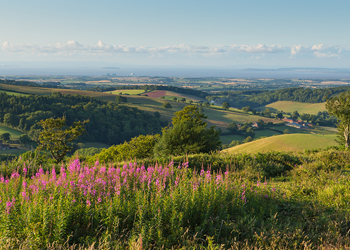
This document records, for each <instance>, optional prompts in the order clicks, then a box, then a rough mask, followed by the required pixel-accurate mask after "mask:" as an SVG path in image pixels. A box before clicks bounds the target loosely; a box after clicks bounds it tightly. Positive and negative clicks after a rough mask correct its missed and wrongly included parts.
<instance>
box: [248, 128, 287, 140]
mask: <svg viewBox="0 0 350 250" xmlns="http://www.w3.org/2000/svg"><path fill="white" fill-rule="evenodd" d="M254 133H255V138H259V137H261V136H266V137H270V136H274V135H280V134H281V133H280V132H276V131H273V130H271V129H262V130H254Z"/></svg>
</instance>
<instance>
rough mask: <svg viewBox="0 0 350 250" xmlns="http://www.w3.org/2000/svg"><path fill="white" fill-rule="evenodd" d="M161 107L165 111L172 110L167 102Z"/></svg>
mask: <svg viewBox="0 0 350 250" xmlns="http://www.w3.org/2000/svg"><path fill="white" fill-rule="evenodd" d="M162 107H163V108H165V109H171V108H172V106H171V104H170V103H168V102H165V103H163V105H162Z"/></svg>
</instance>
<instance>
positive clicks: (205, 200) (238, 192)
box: [0, 159, 277, 248]
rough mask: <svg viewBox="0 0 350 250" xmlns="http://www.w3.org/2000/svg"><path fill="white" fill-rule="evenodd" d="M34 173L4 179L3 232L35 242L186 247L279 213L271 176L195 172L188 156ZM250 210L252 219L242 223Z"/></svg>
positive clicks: (231, 234) (233, 234) (232, 234)
mask: <svg viewBox="0 0 350 250" xmlns="http://www.w3.org/2000/svg"><path fill="white" fill-rule="evenodd" d="M29 172H30V171H28V168H27V167H26V166H25V165H24V166H23V167H22V169H20V170H17V171H16V172H14V173H12V175H11V176H8V177H6V178H4V177H1V178H0V238H1V239H2V241H3V242H5V241H6V239H7V240H16V241H17V242H25V243H26V246H28V247H30V248H38V247H45V246H47V245H48V244H51V243H53V242H55V243H59V244H64V243H67V242H68V244H81V245H91V244H92V243H93V242H96V241H97V242H99V241H101V239H102V240H106V241H108V242H111V244H116V243H115V242H117V243H118V244H119V245H120V246H124V247H128V244H130V242H135V240H137V239H139V240H141V243H140V244H141V247H143V248H154V247H156V248H158V247H164V246H165V247H167V248H169V247H172V246H178V247H184V246H185V245H186V240H185V238H188V239H191V240H194V241H198V244H204V245H205V244H207V243H205V242H207V241H206V239H212V240H213V241H215V242H216V243H217V244H227V243H228V242H227V240H232V239H235V240H244V239H246V238H247V237H248V233H251V232H248V231H247V232H245V231H244V230H243V229H242V230H241V229H240V228H239V227H244V224H246V223H251V224H252V223H253V224H254V225H255V226H259V225H260V226H262V224H261V223H263V222H262V220H263V219H266V218H270V217H271V218H272V217H273V215H274V214H275V213H276V206H277V205H274V204H275V203H273V202H271V200H273V199H276V197H275V196H276V195H277V190H276V188H275V187H273V186H270V185H269V184H268V183H267V182H266V181H261V182H260V181H258V182H249V181H245V180H244V179H241V178H236V177H232V176H231V173H230V172H229V171H226V172H221V171H218V172H214V171H211V170H210V169H204V168H202V169H201V170H198V171H196V170H193V169H190V168H188V162H185V163H182V164H174V162H170V163H169V164H166V165H163V166H162V165H157V164H155V165H154V166H149V167H144V166H143V165H137V163H132V162H130V163H128V164H125V165H123V166H113V165H110V166H108V167H106V166H105V165H100V164H99V162H96V163H95V164H94V165H93V166H87V165H83V164H82V163H81V162H80V161H79V160H78V159H76V160H74V161H72V162H70V163H69V164H68V165H67V166H63V165H62V166H61V168H60V169H59V170H58V171H56V169H55V168H52V170H51V171H44V170H43V169H39V171H38V172H36V173H35V174H33V175H31V176H30V175H29V174H28V173H29ZM57 172H59V174H58V173H57ZM19 173H21V174H19ZM247 213H249V214H250V215H252V217H251V218H253V219H252V221H241V222H240V224H239V223H238V222H237V221H239V220H240V219H239V218H244V216H245V215H246V214H247ZM254 218H255V219H254ZM259 218H260V219H259ZM250 226H251V225H250ZM185 236H186V237H185ZM113 242H114V243H113ZM203 242H204V243H203ZM0 244H1V243H0ZM114 246H115V245H114Z"/></svg>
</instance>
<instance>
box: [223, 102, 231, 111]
mask: <svg viewBox="0 0 350 250" xmlns="http://www.w3.org/2000/svg"><path fill="white" fill-rule="evenodd" d="M222 108H223V109H224V110H229V108H230V104H229V103H228V102H223V103H222Z"/></svg>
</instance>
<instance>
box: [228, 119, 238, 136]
mask: <svg viewBox="0 0 350 250" xmlns="http://www.w3.org/2000/svg"><path fill="white" fill-rule="evenodd" d="M227 130H228V131H230V133H232V134H234V133H236V132H237V131H238V126H237V124H236V123H234V122H231V123H230V124H229V125H228V127H227Z"/></svg>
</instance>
